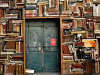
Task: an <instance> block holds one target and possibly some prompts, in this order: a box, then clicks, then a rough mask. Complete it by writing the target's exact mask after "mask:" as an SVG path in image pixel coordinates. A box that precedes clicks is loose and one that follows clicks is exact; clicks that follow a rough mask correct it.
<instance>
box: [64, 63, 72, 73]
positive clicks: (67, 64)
mask: <svg viewBox="0 0 100 75" xmlns="http://www.w3.org/2000/svg"><path fill="white" fill-rule="evenodd" d="M69 74H70V62H66V63H63V75H69Z"/></svg>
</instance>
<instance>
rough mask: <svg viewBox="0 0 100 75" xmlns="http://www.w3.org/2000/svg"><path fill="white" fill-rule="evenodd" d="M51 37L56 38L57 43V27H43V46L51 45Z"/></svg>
mask: <svg viewBox="0 0 100 75" xmlns="http://www.w3.org/2000/svg"><path fill="white" fill-rule="evenodd" d="M51 39H56V44H57V28H56V27H44V46H51Z"/></svg>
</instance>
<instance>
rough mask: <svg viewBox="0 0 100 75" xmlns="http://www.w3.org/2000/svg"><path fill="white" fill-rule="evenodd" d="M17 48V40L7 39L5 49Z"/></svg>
mask: <svg viewBox="0 0 100 75" xmlns="http://www.w3.org/2000/svg"><path fill="white" fill-rule="evenodd" d="M13 49H16V42H15V41H7V42H6V45H5V50H13Z"/></svg>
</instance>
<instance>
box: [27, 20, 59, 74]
mask: <svg viewBox="0 0 100 75" xmlns="http://www.w3.org/2000/svg"><path fill="white" fill-rule="evenodd" d="M25 22H26V23H25V36H26V37H25V38H26V44H25V45H26V68H27V69H32V70H34V71H35V72H59V71H60V19H37V20H34V19H33V20H26V21H25Z"/></svg>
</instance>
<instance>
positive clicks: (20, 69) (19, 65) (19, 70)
mask: <svg viewBox="0 0 100 75" xmlns="http://www.w3.org/2000/svg"><path fill="white" fill-rule="evenodd" d="M21 72H22V64H18V74H21Z"/></svg>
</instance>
